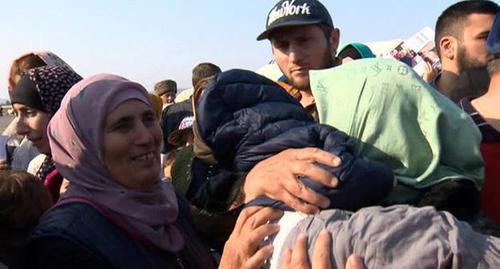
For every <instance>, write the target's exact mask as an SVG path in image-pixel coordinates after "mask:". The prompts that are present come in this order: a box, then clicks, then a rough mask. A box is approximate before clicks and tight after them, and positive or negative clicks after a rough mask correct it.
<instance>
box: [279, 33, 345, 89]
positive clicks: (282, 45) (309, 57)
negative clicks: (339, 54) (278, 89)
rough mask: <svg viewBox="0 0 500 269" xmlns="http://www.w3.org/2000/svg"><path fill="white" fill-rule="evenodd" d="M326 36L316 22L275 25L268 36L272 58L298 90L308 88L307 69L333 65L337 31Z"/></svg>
mask: <svg viewBox="0 0 500 269" xmlns="http://www.w3.org/2000/svg"><path fill="white" fill-rule="evenodd" d="M331 36H332V37H330V38H329V39H327V38H326V37H325V34H324V33H323V30H322V29H321V28H320V27H319V26H318V25H301V26H290V27H283V28H279V29H276V30H274V31H273V32H272V34H271V37H270V40H271V46H272V49H273V55H274V59H275V60H276V63H277V64H278V66H279V68H280V69H281V72H282V73H283V74H284V75H285V77H286V78H287V79H288V82H289V83H290V84H291V85H292V86H294V87H295V88H297V89H299V90H310V86H309V70H314V69H324V68H328V67H332V66H333V56H332V55H335V53H336V50H337V46H338V31H337V30H334V31H332V34H331Z"/></svg>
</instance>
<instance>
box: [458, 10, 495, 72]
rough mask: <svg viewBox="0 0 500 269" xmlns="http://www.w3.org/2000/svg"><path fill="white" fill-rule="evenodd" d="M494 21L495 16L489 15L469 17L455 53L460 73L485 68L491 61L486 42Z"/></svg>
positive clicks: (491, 57)
mask: <svg viewBox="0 0 500 269" xmlns="http://www.w3.org/2000/svg"><path fill="white" fill-rule="evenodd" d="M494 19H495V16H494V15H490V14H471V15H469V18H468V20H467V23H466V25H465V26H464V31H463V36H462V40H461V41H459V46H458V51H457V61H458V68H459V70H460V71H464V70H466V69H474V68H483V67H486V65H487V64H488V62H489V61H490V60H492V59H493V55H491V54H489V53H488V51H487V50H486V40H487V39H488V34H489V32H490V30H491V27H492V25H493V20H494Z"/></svg>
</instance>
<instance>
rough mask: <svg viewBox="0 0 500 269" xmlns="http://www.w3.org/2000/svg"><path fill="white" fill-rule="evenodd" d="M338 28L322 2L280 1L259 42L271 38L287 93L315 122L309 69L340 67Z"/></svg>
mask: <svg viewBox="0 0 500 269" xmlns="http://www.w3.org/2000/svg"><path fill="white" fill-rule="evenodd" d="M339 36H340V33H339V29H337V28H335V27H334V25H333V21H332V18H331V17H330V14H329V13H328V10H327V9H326V8H325V7H324V6H323V5H322V4H321V3H320V2H319V1H304V0H299V1H293V0H292V1H290V0H287V1H283V0H282V1H280V2H279V3H278V4H276V5H275V6H274V8H273V9H272V10H271V11H270V12H269V14H268V18H267V23H266V30H265V31H264V32H263V33H261V34H260V35H259V36H258V37H257V40H263V39H269V40H270V41H271V47H272V52H273V56H274V59H275V61H276V64H277V65H278V67H279V68H280V70H281V72H282V73H283V75H284V79H283V80H284V81H283V82H285V83H287V84H289V85H290V86H291V87H287V86H285V89H287V90H288V92H289V93H290V94H291V95H292V96H294V97H295V98H297V99H298V100H299V101H300V103H301V104H302V106H303V107H304V108H305V109H306V110H307V111H308V112H309V113H310V114H312V115H313V116H314V117H315V118H316V119H317V116H316V113H315V110H316V108H315V102H314V97H313V96H312V93H311V87H310V85H309V70H315V69H325V68H330V67H333V66H335V65H338V64H340V61H339V60H338V59H337V58H336V54H337V48H338V45H339Z"/></svg>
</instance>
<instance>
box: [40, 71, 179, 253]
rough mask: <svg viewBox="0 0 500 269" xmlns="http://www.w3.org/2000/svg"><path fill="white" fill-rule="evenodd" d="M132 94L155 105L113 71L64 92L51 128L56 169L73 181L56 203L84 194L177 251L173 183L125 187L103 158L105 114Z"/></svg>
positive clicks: (122, 221)
mask: <svg viewBox="0 0 500 269" xmlns="http://www.w3.org/2000/svg"><path fill="white" fill-rule="evenodd" d="M130 99H136V100H140V101H142V102H144V103H145V104H147V105H148V106H150V107H151V106H152V104H151V101H150V99H149V96H148V93H147V91H146V89H144V87H142V86H141V85H140V84H138V83H135V82H131V81H129V80H127V79H125V78H122V77H119V76H115V75H109V74H100V75H96V76H92V77H89V78H87V79H84V80H82V81H80V82H79V83H77V84H76V85H74V86H73V87H72V88H71V89H70V90H69V92H68V93H67V94H66V96H65V97H64V99H63V100H62V103H61V108H60V109H59V110H58V111H57V112H56V114H55V115H54V116H53V117H52V119H51V121H50V123H49V127H48V130H47V132H48V136H49V142H50V148H51V151H52V158H53V159H54V162H55V163H56V168H57V170H58V171H59V172H60V173H61V174H62V175H63V176H64V177H65V178H66V179H68V180H69V181H70V187H69V189H68V191H67V192H66V193H65V194H64V195H63V196H62V198H61V200H60V201H59V203H58V204H61V203H67V202H68V201H78V200H81V198H83V200H84V201H85V200H86V201H90V204H91V205H94V207H96V208H97V209H100V208H101V209H102V208H104V209H105V211H106V212H108V213H111V215H112V218H111V219H112V221H113V222H114V223H115V224H117V225H119V226H121V227H123V228H125V229H126V230H127V231H128V232H129V233H130V232H131V231H132V232H133V233H134V234H135V235H136V236H134V234H132V236H134V238H136V239H137V238H139V239H140V240H143V241H146V242H147V243H150V244H152V245H154V246H157V247H159V248H160V249H163V250H166V251H170V252H177V251H179V250H180V249H181V248H182V246H183V244H184V239H183V237H182V235H181V233H180V232H179V230H178V229H177V227H176V226H175V222H176V219H177V214H178V207H177V198H176V196H175V192H174V190H173V187H172V185H170V183H167V182H164V181H162V180H160V179H159V178H158V181H157V182H156V184H154V186H152V187H150V188H147V189H141V190H134V189H127V188H125V187H123V186H121V185H119V184H118V183H116V182H115V181H114V180H113V179H112V177H111V175H110V174H109V172H108V170H107V168H106V167H105V165H104V163H103V161H102V151H101V149H102V148H103V145H102V137H103V129H104V124H105V120H106V117H107V115H109V113H110V112H112V111H113V110H114V109H115V108H117V107H118V106H119V105H120V104H122V103H123V102H125V101H127V100H130ZM100 211H101V210H100ZM101 212H102V211H101ZM108 218H109V216H108ZM137 235H138V236H137Z"/></svg>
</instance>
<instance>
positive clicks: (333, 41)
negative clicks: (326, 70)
mask: <svg viewBox="0 0 500 269" xmlns="http://www.w3.org/2000/svg"><path fill="white" fill-rule="evenodd" d="M339 40H340V31H339V28H333V29H332V31H331V32H330V39H329V41H330V45H331V49H332V52H331V53H332V55H333V57H335V56H337V49H338V48H339Z"/></svg>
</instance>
